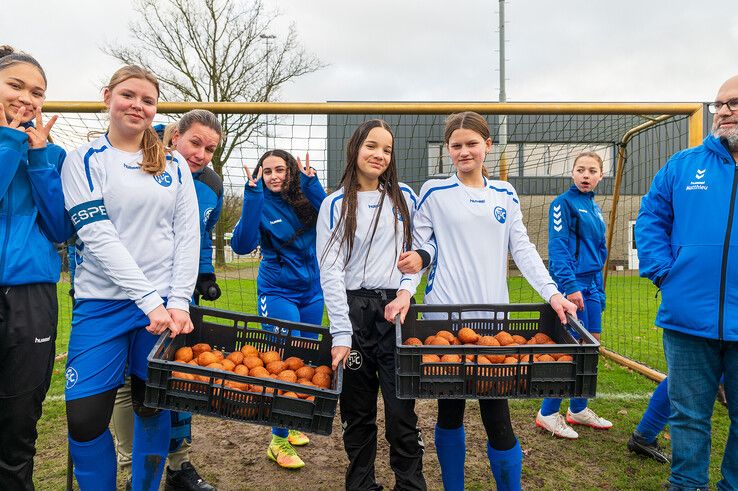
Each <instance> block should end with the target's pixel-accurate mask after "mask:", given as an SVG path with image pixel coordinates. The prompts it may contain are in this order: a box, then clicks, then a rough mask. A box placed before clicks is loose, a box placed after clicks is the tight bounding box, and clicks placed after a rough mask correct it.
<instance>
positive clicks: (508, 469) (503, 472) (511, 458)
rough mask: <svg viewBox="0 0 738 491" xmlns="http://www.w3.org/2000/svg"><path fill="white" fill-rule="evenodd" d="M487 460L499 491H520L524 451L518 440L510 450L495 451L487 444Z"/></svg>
mask: <svg viewBox="0 0 738 491" xmlns="http://www.w3.org/2000/svg"><path fill="white" fill-rule="evenodd" d="M487 458H489V466H490V467H491V468H492V475H493V476H495V482H496V483H497V490H498V491H520V489H521V487H520V478H521V476H522V474H523V451H522V450H521V449H520V442H519V441H518V440H517V439H516V440H515V446H514V447H513V448H511V449H510V450H495V449H494V448H492V447H491V446H490V445H489V442H487Z"/></svg>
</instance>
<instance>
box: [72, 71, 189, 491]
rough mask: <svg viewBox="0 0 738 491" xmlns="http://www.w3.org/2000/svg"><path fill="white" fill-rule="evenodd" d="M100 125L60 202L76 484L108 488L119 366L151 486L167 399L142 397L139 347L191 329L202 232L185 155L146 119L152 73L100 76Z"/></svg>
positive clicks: (161, 450)
mask: <svg viewBox="0 0 738 491" xmlns="http://www.w3.org/2000/svg"><path fill="white" fill-rule="evenodd" d="M103 95H104V101H105V105H106V106H107V108H108V110H109V116H110V125H109V128H108V131H107V133H106V134H105V135H103V136H101V137H99V138H97V139H96V140H94V141H92V142H90V143H88V144H86V145H83V146H82V147H80V148H78V149H77V150H76V151H74V152H73V153H70V154H69V155H68V156H67V159H66V160H65V162H64V167H63V169H62V184H63V187H64V195H65V201H66V207H67V210H68V212H69V215H70V217H71V219H72V223H73V224H74V226H75V228H76V230H77V244H76V249H77V253H76V256H77V258H76V259H77V261H76V262H77V267H76V271H75V284H74V290H75V303H74V308H73V311H72V333H71V336H70V340H69V351H68V352H69V356H68V360H67V369H66V391H65V399H66V406H67V426H68V428H69V447H70V453H71V456H72V459H73V461H74V473H75V476H76V478H77V482H78V484H79V486H80V489H81V490H83V491H85V490H106V491H107V490H114V489H115V487H116V462H115V449H114V448H113V439H112V436H111V434H110V431H109V430H108V424H109V422H110V415H111V412H112V410H113V403H114V401H115V395H116V392H117V390H118V387H120V386H122V385H123V381H124V378H125V371H126V367H128V371H129V372H130V376H131V392H132V398H133V409H134V413H135V416H134V437H133V455H132V488H133V489H134V490H155V489H158V488H159V482H160V480H161V475H162V471H163V468H164V462H165V460H166V456H167V453H168V450H169V440H170V438H169V437H170V420H171V416H170V413H169V411H159V410H156V409H152V408H148V407H145V406H144V405H143V399H144V392H145V380H146V357H147V355H148V353H149V351H150V350H151V348H152V347H153V345H154V343H155V342H156V340H157V339H158V337H159V335H160V334H161V333H163V332H165V331H167V330H169V331H170V332H171V334H170V335H171V336H176V335H177V334H179V333H180V332H184V333H187V332H191V331H192V328H193V326H192V322H191V321H190V317H189V303H190V299H191V297H192V292H193V290H194V287H195V280H196V278H197V262H198V259H197V257H198V246H199V239H200V231H199V223H198V213H197V199H196V196H195V188H194V185H193V183H192V175H191V173H190V172H189V169H188V166H187V162H186V161H185V159H184V158H183V157H182V156H181V155H180V154H179V153H177V152H171V153H168V152H166V151H165V149H164V146H163V145H162V143H161V142H160V141H159V138H158V136H157V135H156V132H155V131H154V130H153V129H152V128H151V122H152V120H153V118H154V116H155V115H156V104H157V101H158V98H159V87H158V82H157V80H156V78H155V77H154V76H153V75H152V74H151V73H150V72H148V71H146V70H144V69H143V68H140V67H137V66H125V67H123V68H121V69H119V70H118V71H116V72H115V73H114V74H113V76H112V78H111V80H110V83H109V84H108V85H107V86H106V87H105V89H104V92H103Z"/></svg>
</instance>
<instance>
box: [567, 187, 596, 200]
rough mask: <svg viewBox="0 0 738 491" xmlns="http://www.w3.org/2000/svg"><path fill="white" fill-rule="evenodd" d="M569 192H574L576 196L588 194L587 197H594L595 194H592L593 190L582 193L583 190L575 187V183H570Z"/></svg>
mask: <svg viewBox="0 0 738 491" xmlns="http://www.w3.org/2000/svg"><path fill="white" fill-rule="evenodd" d="M569 192H570V193H574V194H576V195H577V196H588V197H590V198H594V195H595V194H594V191H587V192H586V193H583V192H581V191H580V190H579V188H578V187H577V185H576V184H572V185H571V187H570V188H569Z"/></svg>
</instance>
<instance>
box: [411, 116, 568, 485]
mask: <svg viewBox="0 0 738 491" xmlns="http://www.w3.org/2000/svg"><path fill="white" fill-rule="evenodd" d="M444 138H445V142H446V146H447V148H448V151H449V154H450V156H451V160H452V162H453V164H454V166H455V168H456V172H455V173H454V175H452V176H451V177H449V178H447V179H433V180H430V181H428V182H426V183H425V184H424V185H423V187H422V189H421V191H420V197H419V199H418V208H417V211H416V213H415V224H414V229H415V230H414V242H415V243H416V245H420V247H421V248H422V249H423V250H425V251H426V253H427V254H428V255H429V256H430V258H431V259H432V261H433V264H432V267H431V270H430V272H429V273H428V284H427V287H426V294H425V303H426V304H495V303H508V302H509V297H508V291H507V258H508V253H509V254H511V255H512V258H513V260H514V261H515V264H516V265H517V266H518V268H519V269H520V271H521V273H522V274H523V276H524V277H525V278H526V279H527V280H528V282H529V283H530V284H531V286H533V288H534V289H535V290H536V291H537V292H538V293H539V294H540V295H541V297H542V298H543V299H545V300H546V301H548V302H549V303H550V304H551V306H552V307H553V308H554V310H555V311H556V312H557V314H558V316H559V318H560V319H561V321H562V322H564V323H565V322H566V317H565V312H570V313H571V314H573V315H574V314H575V313H576V306H575V305H574V304H573V303H571V302H569V301H568V300H566V299H565V298H564V297H563V295H561V293H559V292H558V290H557V289H556V285H555V283H554V281H553V280H552V279H551V277H550V276H549V274H548V272H547V271H546V268H545V266H544V265H543V262H542V261H541V258H540V256H539V255H538V253H537V252H536V249H535V246H534V245H533V244H532V243H531V242H530V240H529V239H528V235H527V232H526V230H525V226H524V225H523V216H522V212H521V208H520V200H519V198H518V196H517V193H516V192H515V189H513V187H512V186H511V185H510V184H509V183H507V182H504V181H492V180H489V179H488V175H487V171H486V168H485V167H484V160H485V156H486V154H487V153H489V152H490V150H491V149H492V139H491V137H490V131H489V126H488V125H487V121H486V120H485V119H484V117H482V116H480V115H479V114H477V113H474V112H463V113H458V114H452V115H451V116H449V117H448V119H447V120H446V127H445V131H444ZM412 256H413V258H414V259H411V258H406V261H404V263H408V264H404V263H403V264H401V265H400V267H401V269H403V270H405V271H406V272H414V271H417V270H418V266H419V265H420V264H421V263H423V264H424V263H425V261H421V259H422V258H421V256H422V255H420V256H415V255H414V254H413V255H412ZM464 408H465V400H464V399H446V400H443V399H441V400H439V401H438V420H437V423H436V429H435V443H436V453H437V455H438V462H439V463H440V465H441V477H442V479H443V485H444V488H445V489H446V490H463V489H464V460H465V455H466V435H465V432H464ZM479 408H480V412H481V416H482V422H483V423H484V428H485V430H486V433H487V439H488V442H487V456H488V458H489V462H490V466H491V468H492V474H493V475H494V478H495V481H496V483H497V489H499V490H519V489H520V486H521V483H520V478H521V472H522V462H523V453H522V451H521V449H520V444H519V443H518V440H517V438H516V437H515V433H514V431H513V428H512V424H511V422H510V411H509V408H508V402H507V400H506V399H480V400H479Z"/></svg>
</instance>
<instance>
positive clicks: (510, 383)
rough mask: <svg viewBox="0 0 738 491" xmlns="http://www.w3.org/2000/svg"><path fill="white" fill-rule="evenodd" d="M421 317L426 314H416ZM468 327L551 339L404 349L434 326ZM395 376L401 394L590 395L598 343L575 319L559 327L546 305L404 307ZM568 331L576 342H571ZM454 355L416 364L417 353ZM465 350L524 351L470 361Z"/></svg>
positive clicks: (469, 396) (433, 330)
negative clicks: (498, 359) (548, 357)
mask: <svg viewBox="0 0 738 491" xmlns="http://www.w3.org/2000/svg"><path fill="white" fill-rule="evenodd" d="M424 314H425V317H426V318H423V316H424ZM462 327H470V328H472V329H473V330H474V331H475V332H476V333H477V334H479V335H480V336H493V335H495V334H497V333H499V332H500V331H507V332H508V333H510V334H511V335H520V336H523V337H524V338H526V339H530V338H531V337H532V336H533V335H535V334H536V333H537V332H543V333H545V334H547V335H548V336H550V337H551V339H553V340H554V341H555V342H556V343H557V344H555V345H554V344H526V345H519V346H464V345H452V346H408V345H405V344H403V342H404V341H405V340H407V339H408V338H411V337H415V338H419V339H420V340H421V341H422V340H424V339H425V338H427V337H428V336H431V335H435V334H436V333H437V332H438V331H440V330H446V331H450V332H452V333H453V334H454V335H455V336H456V335H457V334H458V332H459V330H460V329H461V328H462ZM396 332H397V344H396V348H395V350H396V356H395V365H396V374H397V375H396V381H397V384H396V385H397V397H399V398H401V399H511V398H514V399H522V398H542V397H556V398H561V397H594V395H595V392H596V390H597V361H598V357H599V349H600V344H599V342H598V341H597V340H596V339H594V338H593V337H592V335H591V334H590V333H589V332H588V331H587V330H586V329H585V328H584V326H583V325H582V324H581V322H579V321H578V320H576V319H572V318H571V317H569V324H568V325H566V326H565V325H562V324H561V321H560V320H559V318H558V316H557V315H556V312H554V310H553V309H552V308H551V306H549V305H547V304H501V305H423V304H419V305H411V306H410V310H409V311H408V314H407V317H406V319H405V323H404V324H400V323H399V320H398V321H397V330H396ZM572 332H575V333H576V334H577V335H578V337H579V338H580V339H581V342H580V341H578V340H576V339H575V338H574V336H573V335H572ZM553 353H557V354H558V353H563V354H567V355H570V356H571V357H572V358H573V361H570V362H569V361H561V362H560V361H556V362H538V361H535V362H534V361H532V360H533V355H534V354H553ZM430 354H433V355H438V356H439V357H440V356H443V355H459V356H460V357H461V362H460V363H453V362H451V363H447V362H441V363H436V362H428V363H426V362H423V360H422V357H423V355H430ZM466 355H506V356H512V355H518V356H519V355H529V360H530V361H520V360H518V361H517V362H516V363H514V364H501V363H500V364H477V363H476V362H473V361H467V359H466Z"/></svg>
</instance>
